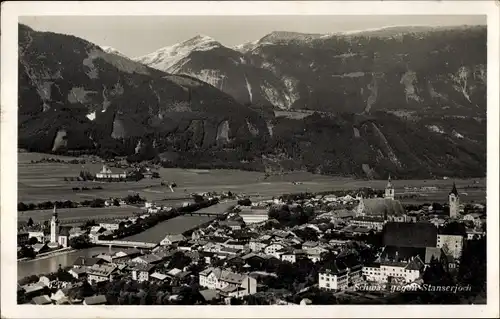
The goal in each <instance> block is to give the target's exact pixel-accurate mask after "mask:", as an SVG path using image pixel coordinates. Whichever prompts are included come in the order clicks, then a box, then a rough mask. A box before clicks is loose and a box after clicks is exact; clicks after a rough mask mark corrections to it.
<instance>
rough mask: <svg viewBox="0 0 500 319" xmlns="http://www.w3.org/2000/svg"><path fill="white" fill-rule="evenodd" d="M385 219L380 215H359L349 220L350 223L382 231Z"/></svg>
mask: <svg viewBox="0 0 500 319" xmlns="http://www.w3.org/2000/svg"><path fill="white" fill-rule="evenodd" d="M384 224H385V220H384V218H382V217H376V216H375V217H371V216H361V217H356V218H353V219H352V220H351V225H355V226H358V227H366V228H368V229H373V230H376V231H382V229H383V228H384Z"/></svg>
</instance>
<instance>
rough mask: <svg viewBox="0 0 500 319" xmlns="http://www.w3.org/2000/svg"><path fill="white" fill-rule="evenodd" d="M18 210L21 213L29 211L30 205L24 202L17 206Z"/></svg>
mask: <svg viewBox="0 0 500 319" xmlns="http://www.w3.org/2000/svg"><path fill="white" fill-rule="evenodd" d="M17 210H18V211H20V212H24V211H26V210H28V205H26V204H25V203H23V202H20V203H18V204H17ZM28 226H29V225H28Z"/></svg>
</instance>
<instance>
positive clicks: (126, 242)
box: [95, 240, 158, 249]
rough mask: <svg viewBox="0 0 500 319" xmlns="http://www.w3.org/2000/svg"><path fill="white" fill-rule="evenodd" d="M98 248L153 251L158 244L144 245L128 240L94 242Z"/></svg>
mask: <svg viewBox="0 0 500 319" xmlns="http://www.w3.org/2000/svg"><path fill="white" fill-rule="evenodd" d="M95 244H96V245H98V246H107V247H126V248H138V249H141V248H142V249H153V248H155V247H156V246H158V244H155V243H144V242H139V241H129V240H97V241H96V242H95Z"/></svg>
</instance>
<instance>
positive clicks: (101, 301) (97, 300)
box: [83, 295, 108, 306]
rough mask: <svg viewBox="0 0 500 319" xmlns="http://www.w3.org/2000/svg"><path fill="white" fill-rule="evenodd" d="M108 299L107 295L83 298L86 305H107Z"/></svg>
mask: <svg viewBox="0 0 500 319" xmlns="http://www.w3.org/2000/svg"><path fill="white" fill-rule="evenodd" d="M107 302H108V301H107V300H106V296H105V295H97V296H92V297H87V298H85V299H84V300H83V304H84V305H86V306H97V305H105V304H106V303H107Z"/></svg>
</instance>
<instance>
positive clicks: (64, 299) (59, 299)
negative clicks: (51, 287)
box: [50, 288, 69, 305]
mask: <svg viewBox="0 0 500 319" xmlns="http://www.w3.org/2000/svg"><path fill="white" fill-rule="evenodd" d="M68 292H69V289H68V288H63V289H58V290H57V291H56V292H55V293H53V294H52V296H50V299H51V300H52V301H53V302H54V303H55V304H56V305H64V304H68V303H69V298H68Z"/></svg>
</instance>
